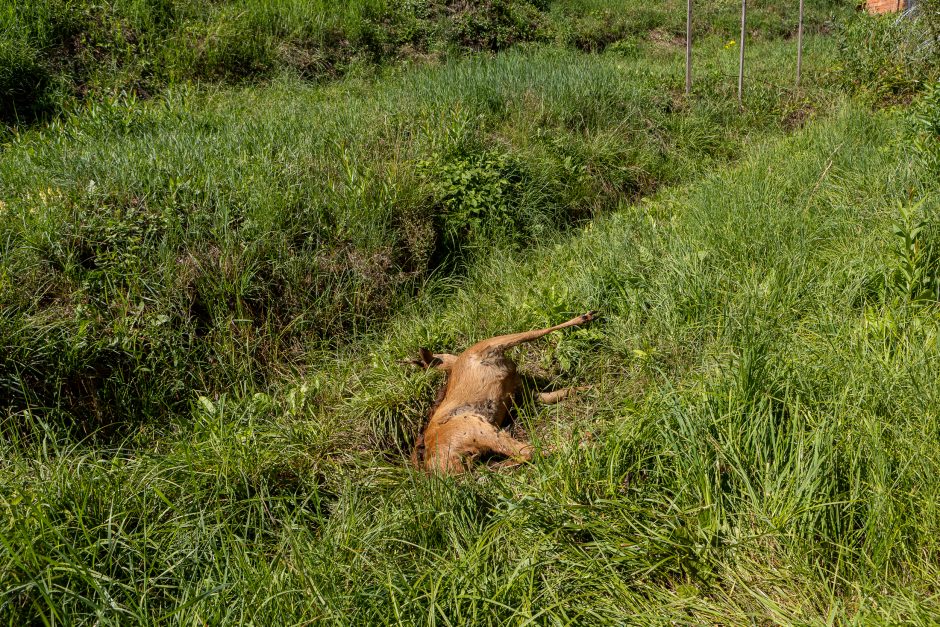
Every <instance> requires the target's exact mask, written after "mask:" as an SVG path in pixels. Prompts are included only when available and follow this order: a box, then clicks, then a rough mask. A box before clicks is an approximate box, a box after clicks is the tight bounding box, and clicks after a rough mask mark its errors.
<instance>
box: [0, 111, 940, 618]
mask: <svg viewBox="0 0 940 627" xmlns="http://www.w3.org/2000/svg"><path fill="white" fill-rule="evenodd" d="M900 136H902V134H901V133H900V130H899V122H898V120H897V119H896V118H892V117H889V116H887V115H872V114H871V113H870V112H868V111H866V110H863V109H858V108H856V107H854V106H852V105H841V106H839V107H837V112H836V113H835V114H834V115H833V116H832V117H831V119H830V120H828V121H820V122H817V123H815V124H813V125H812V126H811V127H810V128H808V129H807V130H805V131H803V132H801V133H799V134H798V135H796V136H795V137H793V138H791V139H787V140H782V141H780V140H772V141H767V142H758V143H756V144H755V145H754V146H752V147H751V148H749V149H748V150H747V154H746V156H745V158H744V160H743V162H742V164H741V165H740V166H738V167H734V168H730V169H720V170H718V171H716V172H714V173H713V174H710V175H708V176H707V177H706V178H705V180H704V181H702V182H700V183H696V184H693V185H689V186H687V187H680V188H671V189H669V190H665V191H663V192H662V193H660V194H659V195H657V197H656V198H655V199H654V200H651V201H644V202H640V203H637V204H627V205H624V206H623V207H622V209H621V210H620V211H618V212H617V213H616V214H614V215H611V216H608V217H606V218H601V219H598V220H597V221H595V222H594V223H593V224H592V225H591V226H590V227H589V228H587V229H585V230H584V231H583V232H580V233H572V234H570V235H560V236H556V237H552V238H550V239H549V240H548V241H544V242H543V244H542V245H541V246H539V247H538V248H537V249H535V250H533V251H530V252H528V253H525V254H516V253H513V252H511V251H505V252H502V253H499V252H495V251H494V252H491V253H490V255H489V256H488V258H487V262H486V263H481V264H478V265H476V266H475V267H474V270H473V271H472V272H471V273H470V275H469V276H468V277H467V278H466V279H464V280H462V281H460V282H459V284H457V285H453V286H447V285H443V284H435V286H434V287H432V288H429V289H428V290H425V291H424V292H423V293H422V294H423V295H422V297H421V298H420V299H418V300H417V301H414V303H413V304H412V305H411V306H410V307H407V308H406V309H405V310H403V311H402V312H401V313H400V314H399V315H397V316H396V317H395V319H394V320H393V321H392V322H391V323H390V324H389V325H388V326H387V327H386V328H384V329H382V330H377V331H375V332H374V333H372V334H371V335H367V336H364V337H361V338H360V341H359V342H356V343H352V344H349V345H347V347H346V348H344V349H342V350H340V351H338V352H329V353H322V354H320V355H319V356H314V357H313V358H312V359H313V361H314V365H313V367H312V368H311V370H310V371H309V372H308V374H307V375H306V376H304V377H301V378H298V379H297V380H296V383H294V384H289V385H285V386H283V387H280V388H278V389H277V390H271V391H270V393H269V394H255V395H254V396H251V395H248V396H245V397H243V398H241V399H235V398H232V397H226V398H219V399H208V398H201V399H199V400H198V401H194V403H193V407H192V415H191V416H190V417H187V418H180V419H178V420H174V421H173V422H172V423H170V424H163V425H152V426H150V427H148V428H145V429H144V430H142V431H139V432H136V433H133V434H128V435H127V439H126V440H125V441H124V442H122V443H121V444H120V446H115V447H100V446H98V447H91V448H89V447H87V446H86V445H84V444H81V443H70V440H67V439H66V440H63V439H62V438H61V436H60V435H58V433H57V431H56V430H55V429H54V428H52V427H50V426H48V425H44V424H43V423H42V421H41V420H40V419H39V418H38V416H34V418H33V423H32V424H30V425H28V426H29V427H30V431H29V433H28V434H25V435H23V436H15V435H12V434H13V433H16V432H18V431H22V430H21V429H20V430H17V429H11V430H9V431H8V433H11V435H9V436H7V439H6V440H5V442H4V444H3V446H4V450H3V455H2V459H3V462H2V467H0V468H2V470H0V472H2V473H3V479H2V481H0V486H3V487H2V490H3V492H2V502H3V503H4V507H5V508H6V510H7V512H8V513H7V516H8V517H7V519H6V521H5V522H4V526H3V527H2V531H0V538H2V545H0V546H2V547H3V548H2V550H3V552H4V559H3V560H0V563H3V564H5V566H4V567H3V570H2V572H0V581H2V582H3V585H2V588H3V590H4V591H5V592H4V597H3V610H2V611H3V612H4V613H5V614H6V617H7V618H8V619H9V620H10V621H12V622H23V621H24V620H35V619H37V618H38V617H40V616H44V617H45V618H46V620H49V621H52V622H57V623H68V624H74V623H76V622H81V621H98V622H99V623H105V624H106V623H109V622H121V623H122V624H123V623H128V622H147V623H149V622H155V621H157V620H160V619H163V620H167V621H169V622H174V623H177V622H178V623H187V624H188V623H192V622H208V623H217V622H235V621H239V622H249V621H252V622H256V623H263V624H289V623H296V622H320V621H325V622H334V623H340V624H363V623H394V624H426V623H433V624H504V623H513V624H515V623H517V622H525V621H527V620H528V621H531V622H538V623H570V622H573V623H575V624H585V623H590V624H622V623H623V622H629V623H644V624H662V623H665V622H669V621H680V622H684V623H703V622H716V623H722V624H729V623H731V624H747V623H751V622H766V623H771V624H792V623H803V624H830V623H831V622H832V621H836V622H858V623H864V624H871V623H885V624H896V623H898V622H909V623H915V624H918V623H919V624H931V623H933V622H935V621H936V620H937V619H938V617H940V603H938V602H937V598H938V597H937V594H938V590H937V584H938V574H940V573H938V571H937V554H938V549H940V547H938V545H937V538H938V537H940V533H938V532H940V510H938V508H937V503H938V497H940V494H938V486H940V483H938V481H937V479H938V477H937V473H938V470H940V468H938V458H937V456H936V451H935V448H936V447H935V438H936V437H937V433H938V426H940V415H938V412H937V408H938V407H940V403H938V401H940V388H938V385H937V379H936V372H937V368H938V366H940V363H938V357H937V356H938V352H937V350H936V341H937V334H938V331H940V328H938V325H937V320H938V318H937V315H936V311H937V310H936V304H935V303H933V304H930V303H929V302H921V301H912V300H910V298H909V296H908V295H907V294H906V293H905V291H904V290H903V289H901V285H900V284H896V283H893V282H892V281H888V282H880V283H879V281H878V280H876V279H878V277H884V276H888V277H891V276H894V275H895V270H896V269H898V268H899V267H901V266H902V265H903V253H902V251H901V250H900V249H899V248H898V247H897V241H898V238H897V236H895V235H894V234H893V229H894V226H895V225H899V226H903V223H904V220H902V217H901V215H900V214H899V213H898V210H897V208H896V203H898V202H902V203H903V202H907V200H908V198H907V194H906V192H905V191H904V190H906V189H914V188H917V187H918V186H922V185H924V184H926V185H927V187H926V188H923V187H921V188H920V189H921V190H922V192H921V193H924V194H927V195H928V196H929V194H933V195H932V196H929V197H930V198H931V199H932V200H930V201H929V203H928V204H927V205H922V207H921V209H920V210H921V211H923V212H924V213H923V215H926V216H930V215H935V211H936V198H937V196H936V192H937V191H938V190H937V185H936V180H935V179H929V180H927V181H925V180H924V179H922V178H921V177H922V174H923V173H922V172H921V171H919V170H917V169H914V170H912V169H910V168H908V167H905V165H904V159H902V157H903V154H904V152H903V151H904V147H903V144H902V143H901V142H899V141H897V139H898V138H899V137H900ZM932 228H934V230H933V231H929V230H928V232H929V233H931V235H930V237H933V238H936V230H935V229H936V224H935V223H934V224H933V227H932ZM924 237H926V236H922V237H921V241H922V243H923V242H927V243H929V242H930V241H933V242H936V239H933V240H925V239H924ZM930 270H931V271H932V272H934V273H936V271H937V268H936V266H932V267H931V268H930ZM873 285H882V286H883V287H882V288H881V289H873V288H872V286H873ZM592 307H595V308H600V309H601V310H603V312H604V315H605V320H604V322H603V323H600V324H597V325H595V326H593V327H590V328H587V329H584V330H580V331H575V332H573V333H569V334H559V335H557V336H553V337H551V338H550V339H547V340H545V341H543V342H541V343H540V344H537V345H532V346H531V347H527V348H526V349H525V350H524V351H522V352H520V353H519V354H518V355H517V358H518V359H519V361H520V362H521V364H522V365H523V367H524V368H525V369H526V370H528V371H530V372H536V373H539V374H541V375H542V376H544V377H545V378H548V379H550V380H553V381H555V382H556V383H558V384H559V385H560V384H563V383H574V382H577V383H592V384H594V385H595V386H596V387H595V390H594V391H592V392H590V393H587V394H584V395H582V396H580V397H578V398H577V399H574V400H571V401H568V402H566V403H565V404H563V405H560V406H554V407H551V408H536V407H534V406H531V405H529V404H524V405H523V406H521V407H520V408H519V410H518V413H517V418H516V424H517V426H516V428H517V429H521V430H523V431H524V432H526V433H527V437H530V438H532V439H534V440H535V441H536V442H537V443H538V444H539V445H540V446H544V445H550V444H551V445H558V446H560V450H559V451H558V452H556V453H555V454H554V455H551V456H548V457H545V458H541V459H539V460H537V461H536V462H535V463H533V464H532V465H529V466H527V467H523V468H520V469H517V470H515V471H512V472H506V473H492V472H487V471H485V470H480V471H477V472H476V473H475V474H474V475H471V476H467V477H464V478H460V479H454V480H446V481H442V480H440V479H434V478H428V477H425V476H422V475H418V474H415V473H413V472H412V471H410V470H408V469H406V468H405V464H404V458H403V456H401V455H400V454H399V453H397V452H396V451H397V450H398V448H397V447H399V446H400V447H402V448H403V449H406V448H407V446H408V444H409V441H410V438H411V437H413V435H414V433H415V430H416V429H417V428H419V426H420V424H421V420H422V411H423V409H424V408H426V407H427V404H428V403H429V402H430V397H431V395H432V390H433V387H434V386H435V385H436V383H437V379H436V377H435V376H434V375H424V374H417V373H412V372H410V371H406V370H403V369H402V367H400V366H398V365H396V364H395V361H396V360H397V359H399V358H401V357H403V356H406V355H408V354H409V353H410V352H411V351H412V350H413V349H414V348H415V347H417V346H419V345H428V346H431V347H433V348H435V349H452V350H453V349H456V350H459V349H460V348H461V347H464V346H466V345H467V344H469V343H470V342H472V341H473V340H474V339H477V338H481V337H484V336H487V335H491V334H493V333H497V332H504V331H509V330H512V329H519V328H529V327H534V326H538V325H544V324H546V323H548V322H551V321H556V320H559V319H561V318H563V317H565V316H567V315H569V314H571V313H573V312H576V311H581V310H583V309H587V308H592ZM28 416H29V414H20V415H18V416H15V417H11V420H22V419H23V418H24V417H28ZM585 431H589V432H591V433H592V434H593V436H594V439H593V440H591V441H589V442H587V443H586V444H585V445H583V446H579V445H578V444H577V443H578V441H579V439H580V435H579V434H581V433H583V432H585Z"/></svg>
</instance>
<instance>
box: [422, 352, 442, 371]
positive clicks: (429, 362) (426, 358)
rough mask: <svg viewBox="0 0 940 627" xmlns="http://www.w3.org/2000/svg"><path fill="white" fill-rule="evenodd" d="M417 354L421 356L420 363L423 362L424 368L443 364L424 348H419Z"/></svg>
mask: <svg viewBox="0 0 940 627" xmlns="http://www.w3.org/2000/svg"><path fill="white" fill-rule="evenodd" d="M418 353H419V354H420V355H421V361H422V362H424V366H425V367H426V368H433V367H435V366H440V365H441V364H442V363H444V362H442V361H441V360H440V358H438V357H435V356H434V353H432V352H431V351H429V350H428V349H426V348H419V349H418Z"/></svg>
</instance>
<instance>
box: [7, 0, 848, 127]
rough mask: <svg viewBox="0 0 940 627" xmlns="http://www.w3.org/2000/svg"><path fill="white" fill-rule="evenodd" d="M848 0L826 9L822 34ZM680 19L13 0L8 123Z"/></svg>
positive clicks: (394, 2)
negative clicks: (172, 89) (184, 91)
mask: <svg viewBox="0 0 940 627" xmlns="http://www.w3.org/2000/svg"><path fill="white" fill-rule="evenodd" d="M729 6H730V5H728V4H727V2H725V1H724V0H709V1H708V2H706V3H704V4H703V6H702V14H701V18H700V19H699V20H698V24H699V25H700V28H699V29H698V30H700V31H701V33H702V34H704V33H722V34H724V33H735V32H736V30H735V27H734V19H735V18H734V11H733V10H729ZM838 6H839V5H838V3H836V2H835V1H834V0H826V1H825V2H822V3H814V4H813V7H812V8H811V9H810V10H809V12H808V24H809V28H810V29H819V28H821V27H822V25H823V24H824V22H825V21H826V20H827V19H830V17H831V14H832V12H833V10H835V9H836V7H838ZM681 15H684V13H683V12H682V8H681V6H680V3H679V2H678V1H677V0H668V1H667V2H663V3H660V4H658V5H656V6H647V5H643V4H642V3H637V2H636V1H635V0H605V1H603V2H598V1H597V0H577V1H566V2H550V1H549V0H461V1H459V2H458V1H455V0H345V1H343V2H334V1H332V0H236V1H234V2H206V1H203V0H106V1H102V0H44V1H43V2H23V1H22V0H0V123H5V124H7V125H15V124H17V123H23V122H30V121H32V120H34V119H36V118H45V117H48V116H49V115H51V114H54V113H56V112H57V111H60V110H61V109H63V108H65V109H68V108H71V107H72V105H73V104H74V102H75V101H76V100H79V101H80V100H86V99H88V98H89V97H100V96H109V95H110V96H117V95H119V94H120V93H122V92H124V93H133V94H135V95H136V96H137V97H139V98H146V97H149V96H151V95H154V94H156V93H159V92H161V91H162V90H163V89H164V88H165V87H166V86H167V85H175V84H179V83H180V82H189V81H213V82H216V81H222V82H228V83H233V82H245V81H249V80H258V79H264V78H271V77H274V76H276V75H280V74H284V73H287V74H290V75H293V76H299V77H301V78H304V79H306V80H314V81H317V80H323V79H329V78H333V77H337V76H340V75H348V74H352V75H363V74H369V73H371V72H372V70H373V69H374V68H376V67H380V66H381V65H382V64H385V63H388V62H396V61H397V62H400V63H402V64H405V65H407V64H413V63H415V62H435V61H438V62H439V61H441V60H443V59H447V58H450V57H453V56H455V55H458V54H460V53H461V52H464V51H498V50H504V49H506V48H509V47H512V46H515V45H518V44H524V43H533V42H540V43H554V44H558V45H562V46H573V47H577V48H580V49H583V50H592V51H599V50H602V49H604V48H605V47H606V46H608V45H610V44H614V43H617V42H621V41H624V40H631V39H636V38H641V39H643V38H646V37H647V35H648V34H649V33H650V32H655V33H657V36H658V37H660V38H661V39H664V40H665V39H669V38H672V37H677V36H680V35H682V36H684V35H683V34H684V32H685V27H684V26H683V25H682V19H681ZM790 18H791V16H790V15H788V14H787V13H784V12H783V11H781V10H780V9H779V7H778V6H777V5H776V4H772V5H768V6H767V7H757V8H756V9H755V10H754V12H753V15H752V24H753V25H754V29H755V34H757V35H759V36H765V37H779V36H783V35H784V34H786V33H790V32H793V30H794V29H795V27H796V26H795V23H794V22H793V20H792V19H790ZM628 43H629V42H628ZM634 44H635V42H634ZM634 44H629V45H634Z"/></svg>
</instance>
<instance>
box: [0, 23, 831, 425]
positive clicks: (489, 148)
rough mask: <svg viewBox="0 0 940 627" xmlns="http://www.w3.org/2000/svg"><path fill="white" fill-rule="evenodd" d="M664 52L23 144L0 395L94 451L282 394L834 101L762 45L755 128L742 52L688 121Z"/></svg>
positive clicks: (728, 56)
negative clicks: (491, 270)
mask: <svg viewBox="0 0 940 627" xmlns="http://www.w3.org/2000/svg"><path fill="white" fill-rule="evenodd" d="M650 46H651V50H652V51H651V52H650V54H644V55H640V53H639V52H633V53H630V54H627V55H625V54H623V53H622V52H620V51H615V52H612V53H610V54H608V55H605V56H603V57H594V56H585V55H582V54H579V53H572V52H564V51H557V50H555V51H552V50H543V51H536V52H530V53H507V54H505V55H502V56H499V57H497V58H494V59H485V60H480V59H469V60H465V61H461V62H456V63H452V64H449V65H447V66H445V67H441V68H429V69H420V70H416V71H414V72H410V73H408V74H407V75H405V76H402V77H392V78H390V79H386V80H384V81H380V82H378V83H374V82H371V81H365V82H359V81H347V82H344V83H340V84H335V85H332V86H329V87H326V88H320V89H311V88H310V87H309V86H306V85H304V84H298V83H297V82H296V81H290V80H288V81H284V82H279V83H277V84H275V85H270V86H266V87H264V88H260V89H259V88H245V89H240V90H237V91H230V90H226V91H221V92H218V91H206V92H194V91H192V90H189V89H182V90H178V91H171V92H169V93H168V94H167V95H166V96H164V97H161V98H159V99H155V100H153V101H151V102H149V103H146V104H144V103H140V102H138V101H136V100H135V99H128V100H124V101H105V102H101V103H90V104H89V106H87V107H85V108H84V109H83V110H81V111H80V112H78V113H76V114H75V115H73V116H71V117H70V118H67V119H65V120H63V121H61V122H56V123H53V124H51V125H48V126H47V127H45V128H43V129H38V130H36V131H34V132H31V133H25V134H22V135H20V136H18V137H16V138H14V140H13V141H11V142H10V143H9V144H8V145H7V148H6V150H5V151H4V154H3V155H2V157H0V177H2V179H3V180H4V181H7V183H6V184H5V191H4V195H3V196H4V198H6V199H7V200H5V201H4V202H5V203H6V210H5V214H4V216H3V217H2V218H0V242H2V244H0V246H2V249H0V250H2V255H0V256H2V259H0V268H2V269H3V270H2V274H0V276H2V277H4V281H3V284H2V285H3V290H2V292H0V318H2V321H3V324H2V325H0V342H2V343H3V344H4V345H6V346H9V347H10V348H9V350H6V351H4V352H3V354H2V355H0V364H2V365H0V387H2V388H3V389H5V390H6V392H7V394H8V395H9V397H10V398H11V404H12V405H13V407H14V408H15V409H16V410H24V409H26V408H27V407H34V408H44V411H53V412H57V411H58V412H60V413H65V414H66V416H68V417H69V418H68V419H69V420H71V419H72V418H75V417H78V419H77V421H75V422H76V424H77V425H78V426H79V427H80V428H81V429H82V431H83V432H89V431H95V430H97V429H98V428H99V427H101V426H103V425H107V424H110V423H112V422H114V421H115V420H117V421H124V420H127V419H128V417H129V416H134V417H136V416H162V415H165V414H166V413H168V412H172V411H178V410H179V409H180V408H181V407H185V406H186V405H187V404H188V403H189V402H190V400H191V395H192V390H194V389H195V390H203V391H205V392H207V393H210V394H218V393H222V392H225V391H233V390H238V389H241V390H242V391H246V390H249V389H253V386H254V385H256V384H257V385H261V386H265V385H267V384H268V383H270V382H271V381H272V380H277V379H278V378H279V377H282V376H283V375H284V374H285V373H286V372H289V371H291V370H292V369H295V368H297V367H302V366H303V362H304V360H305V356H306V355H307V354H308V351H309V348H310V347H311V345H316V343H317V342H318V341H320V342H322V343H325V344H326V345H330V346H335V345H336V344H338V343H341V342H344V341H347V340H348V339H349V338H350V337H355V336H356V335H357V334H359V333H361V332H363V331H365V330H368V329H370V328H372V327H373V326H374V325H375V324H376V323H378V322H381V321H382V320H383V319H385V318H386V317H387V316H388V315H389V314H390V313H392V312H395V311H397V309H398V308H399V307H400V306H401V305H402V304H404V303H405V302H407V301H408V300H409V299H410V298H411V296H412V295H413V294H414V293H415V292H416V290H418V289H420V288H421V286H422V285H423V284H424V283H425V282H426V281H427V280H428V279H429V277H431V276H441V277H446V276H448V275H451V274H453V273H454V272H458V273H459V272H462V271H463V270H462V268H466V267H467V266H468V264H469V265H472V260H473V259H474V258H475V257H480V256H485V255H486V253H487V251H489V250H491V249H493V248H497V247H504V246H518V247H521V246H524V245H525V244H526V242H531V241H533V240H536V239H539V238H543V237H545V236H547V235H548V234H550V233H552V232H553V231H554V230H556V229H558V228H564V227H565V226H566V225H572V224H576V223H577V222H579V221H582V220H585V219H589V218H590V217H591V216H592V215H594V214H597V213H601V212H604V211H607V210H611V209H613V208H614V207H615V206H616V205H617V204H618V203H620V202H623V201H624V199H631V198H633V199H635V198H639V197H642V196H644V195H648V194H650V193H651V192H653V191H655V190H656V189H657V188H658V187H659V186H661V185H663V184H671V183H676V182H680V181H684V180H689V179H691V178H692V177H694V176H696V175H700V174H702V173H703V172H705V171H707V170H708V169H709V168H710V167H712V166H713V164H715V163H720V162H722V161H725V160H728V159H731V158H733V157H734V156H735V155H737V154H738V153H739V151H740V149H741V146H742V145H743V144H744V143H746V142H747V141H750V140H752V139H753V138H754V137H755V136H758V135H760V134H762V133H768V132H774V131H776V132H779V131H782V130H785V129H787V128H789V127H791V126H793V125H795V124H799V123H800V120H801V119H802V118H803V117H804V116H805V115H806V112H807V110H810V111H811V110H812V108H813V107H819V106H822V105H823V103H824V102H825V101H826V98H828V97H829V96H828V95H827V94H826V92H825V91H824V90H822V89H816V90H815V91H810V92H807V93H806V94H805V96H804V98H803V99H801V100H793V99H790V98H788V97H787V96H786V93H787V92H786V88H780V87H777V85H780V84H783V85H786V83H787V82H788V81H789V80H790V79H791V74H790V71H789V68H788V65H787V63H786V61H787V59H789V58H790V57H791V56H792V51H791V49H790V47H789V46H787V45H785V44H781V43H779V42H769V43H767V44H766V45H764V46H763V47H762V48H760V50H761V52H760V54H759V56H756V57H755V66H754V67H755V71H759V72H761V73H762V74H763V75H764V76H765V77H767V78H768V79H769V80H768V81H767V82H762V83H760V84H755V86H754V87H753V88H752V90H751V91H750V92H749V95H748V100H749V109H748V111H747V112H746V113H745V114H743V115H742V114H740V113H739V112H738V108H737V105H736V102H735V98H734V95H733V91H732V88H733V80H728V79H727V76H728V75H729V74H732V73H733V69H732V68H733V66H734V64H735V59H736V53H735V51H734V50H732V49H725V48H724V47H723V45H722V42H720V41H712V42H710V44H709V46H710V47H709V48H708V52H707V53H705V52H703V55H702V57H703V60H704V59H708V62H707V63H703V64H702V65H701V67H700V69H699V75H700V79H699V81H698V84H697V85H698V86H697V89H699V90H700V91H701V92H702V96H701V97H700V98H699V99H697V100H695V101H691V102H689V101H685V100H684V99H683V97H682V96H681V84H682V76H681V66H679V65H677V59H678V55H679V54H681V51H680V50H678V49H671V48H666V49H665V50H663V49H660V47H659V46H658V45H657V44H650ZM814 46H815V48H814V49H815V50H816V51H817V53H816V54H814V56H815V57H816V58H817V59H818V60H819V61H820V62H824V61H825V59H826V54H827V50H828V49H827V47H826V44H825V42H823V41H819V42H816V43H815V44H814ZM704 50H706V48H705V46H704V45H703V51H704ZM706 55H707V56H706ZM99 435H102V432H99Z"/></svg>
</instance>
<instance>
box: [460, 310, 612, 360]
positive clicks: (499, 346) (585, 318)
mask: <svg viewBox="0 0 940 627" xmlns="http://www.w3.org/2000/svg"><path fill="white" fill-rule="evenodd" d="M596 317H597V312H596V311H589V312H587V313H586V314H584V315H581V316H577V317H575V318H572V319H571V320H568V321H567V322H562V323H561V324H556V325H555V326H553V327H547V328H545V329H537V330H535V331H524V332H522V333H511V334H509V335H499V336H497V337H491V338H490V339H488V340H483V341H482V342H479V343H477V344H475V345H474V346H472V347H471V348H470V350H475V351H504V350H506V349H509V348H512V347H513V346H518V345H519V344H522V343H524V342H531V341H532V340H537V339H539V338H540V337H545V336H546V335H548V334H549V333H552V332H554V331H560V330H561V329H567V328H568V327H575V326H578V325H581V324H585V323H586V322H590V321H591V320H594V318H596Z"/></svg>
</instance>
